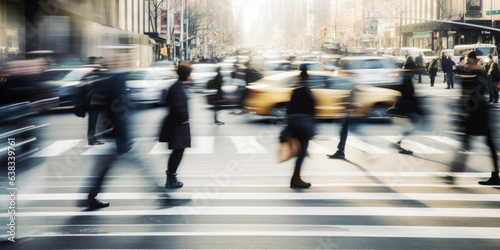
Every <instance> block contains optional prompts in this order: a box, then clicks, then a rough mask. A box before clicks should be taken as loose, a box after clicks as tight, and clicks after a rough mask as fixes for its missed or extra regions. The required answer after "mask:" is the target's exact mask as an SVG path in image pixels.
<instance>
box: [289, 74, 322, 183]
mask: <svg viewBox="0 0 500 250" xmlns="http://www.w3.org/2000/svg"><path fill="white" fill-rule="evenodd" d="M300 77H301V79H300V81H299V82H298V83H297V85H298V86H297V88H295V89H294V91H293V93H292V98H291V100H290V104H289V105H288V110H287V114H288V119H289V124H288V126H289V127H290V131H291V133H292V135H293V136H294V137H296V138H298V139H299V141H300V151H299V153H298V156H297V161H296V162H295V169H294V172H293V176H292V179H291V180H290V187H292V188H309V187H310V186H311V183H307V182H304V181H303V180H302V179H301V177H300V170H301V167H302V163H303V161H304V159H305V157H306V155H307V147H308V145H309V140H310V139H311V138H312V137H313V136H314V134H315V131H314V114H315V101H314V97H313V95H312V92H311V89H310V88H309V86H308V83H307V80H308V74H307V65H302V66H301V74H300Z"/></svg>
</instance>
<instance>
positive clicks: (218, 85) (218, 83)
mask: <svg viewBox="0 0 500 250" xmlns="http://www.w3.org/2000/svg"><path fill="white" fill-rule="evenodd" d="M222 79H223V77H222V74H221V72H220V67H219V68H217V75H216V76H215V78H214V79H213V86H212V87H213V88H214V89H216V90H217V92H216V93H215V105H214V107H213V109H214V123H215V124H217V125H224V122H221V121H219V119H218V118H217V113H218V111H219V110H221V105H222V102H223V101H224V92H222Z"/></svg>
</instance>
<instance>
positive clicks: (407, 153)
mask: <svg viewBox="0 0 500 250" xmlns="http://www.w3.org/2000/svg"><path fill="white" fill-rule="evenodd" d="M399 153H400V154H404V155H411V154H413V151H411V150H408V149H404V148H402V149H400V150H399Z"/></svg>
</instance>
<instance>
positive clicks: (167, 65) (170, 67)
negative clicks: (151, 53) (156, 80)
mask: <svg viewBox="0 0 500 250" xmlns="http://www.w3.org/2000/svg"><path fill="white" fill-rule="evenodd" d="M149 68H151V69H154V70H155V71H156V73H158V74H159V75H161V76H162V77H164V78H166V79H174V78H177V72H176V70H175V65H174V62H172V61H156V62H154V63H152V64H151V65H150V66H149Z"/></svg>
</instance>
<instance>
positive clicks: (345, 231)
mask: <svg viewBox="0 0 500 250" xmlns="http://www.w3.org/2000/svg"><path fill="white" fill-rule="evenodd" d="M182 226H183V225H168V227H167V228H174V229H178V227H182ZM131 228H133V225H131ZM182 228H184V229H185V230H177V231H166V232H165V231H154V232H116V233H106V232H103V233H81V234H75V233H54V232H47V233H43V234H38V235H31V236H30V237H35V238H44V237H158V236H271V237H281V236H283V237H290V236H296V237H378V238H440V239H500V228H498V227H432V226H431V227H429V226H356V225H354V226H353V225H266V224H259V225H257V224H255V225H244V224H229V225H228V224H224V225H206V224H203V225H190V226H189V227H182ZM194 229H196V230H194Z"/></svg>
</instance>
